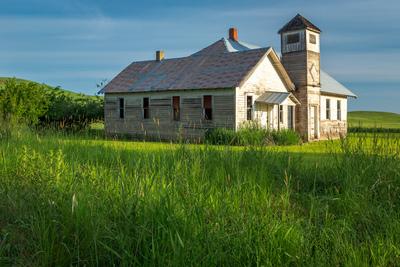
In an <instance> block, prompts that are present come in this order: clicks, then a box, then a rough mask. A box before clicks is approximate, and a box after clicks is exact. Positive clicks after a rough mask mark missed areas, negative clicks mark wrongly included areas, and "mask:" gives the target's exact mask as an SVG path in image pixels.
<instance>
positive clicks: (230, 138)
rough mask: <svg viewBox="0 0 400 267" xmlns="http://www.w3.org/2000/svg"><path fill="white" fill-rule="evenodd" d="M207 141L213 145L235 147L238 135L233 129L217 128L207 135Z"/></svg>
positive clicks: (209, 131)
mask: <svg viewBox="0 0 400 267" xmlns="http://www.w3.org/2000/svg"><path fill="white" fill-rule="evenodd" d="M205 141H206V143H208V144H212V145H234V144H236V141H237V140H236V133H235V131H234V130H232V129H226V128H215V129H210V130H208V131H207V132H206V134H205Z"/></svg>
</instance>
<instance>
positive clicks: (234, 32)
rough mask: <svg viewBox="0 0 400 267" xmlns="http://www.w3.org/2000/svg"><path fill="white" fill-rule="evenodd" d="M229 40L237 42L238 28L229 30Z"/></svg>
mask: <svg viewBox="0 0 400 267" xmlns="http://www.w3.org/2000/svg"><path fill="white" fill-rule="evenodd" d="M229 39H231V40H232V41H235V42H237V41H238V40H239V39H238V30H237V29H236V28H230V29H229Z"/></svg>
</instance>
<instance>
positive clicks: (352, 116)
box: [348, 111, 400, 129]
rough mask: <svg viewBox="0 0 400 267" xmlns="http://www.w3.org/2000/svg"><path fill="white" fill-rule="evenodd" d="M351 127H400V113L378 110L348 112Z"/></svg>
mask: <svg viewBox="0 0 400 267" xmlns="http://www.w3.org/2000/svg"><path fill="white" fill-rule="evenodd" d="M348 121H349V126H350V127H362V128H390V129H400V114H397V113H390V112H377V111H352V112H349V113H348Z"/></svg>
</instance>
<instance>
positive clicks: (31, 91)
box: [0, 78, 48, 133]
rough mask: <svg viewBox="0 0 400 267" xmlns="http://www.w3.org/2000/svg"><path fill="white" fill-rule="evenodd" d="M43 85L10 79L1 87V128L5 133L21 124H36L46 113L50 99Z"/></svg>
mask: <svg viewBox="0 0 400 267" xmlns="http://www.w3.org/2000/svg"><path fill="white" fill-rule="evenodd" d="M42 87H43V86H42V85H39V84H36V83H33V82H17V81H16V79H15V78H14V79H9V80H7V81H6V82H5V83H4V86H3V87H2V88H0V130H1V131H2V132H3V133H4V132H6V133H10V131H11V130H12V129H13V128H15V127H16V126H19V125H28V126H32V125H36V124H37V123H38V122H39V117H41V116H43V114H45V112H46V110H47V107H48V101H47V98H46V96H45V95H44V94H43V88H42Z"/></svg>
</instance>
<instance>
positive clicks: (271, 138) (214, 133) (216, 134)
mask: <svg viewBox="0 0 400 267" xmlns="http://www.w3.org/2000/svg"><path fill="white" fill-rule="evenodd" d="M205 142H206V143H208V144H213V145H238V146H246V145H256V146H266V145H298V144H300V143H301V138H300V136H299V134H298V133H296V132H295V131H293V130H290V129H282V130H279V131H277V130H269V129H264V128H262V127H260V126H259V125H257V124H254V123H251V124H246V125H243V126H242V127H241V128H240V129H239V130H238V131H234V130H232V129H225V128H216V129H210V130H208V131H207V132H206V134H205Z"/></svg>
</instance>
